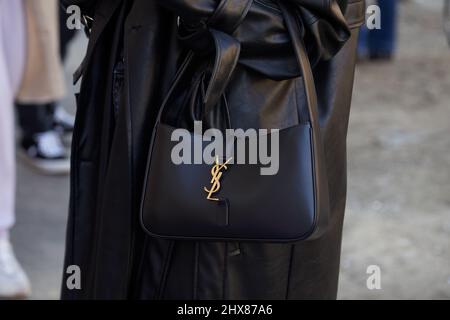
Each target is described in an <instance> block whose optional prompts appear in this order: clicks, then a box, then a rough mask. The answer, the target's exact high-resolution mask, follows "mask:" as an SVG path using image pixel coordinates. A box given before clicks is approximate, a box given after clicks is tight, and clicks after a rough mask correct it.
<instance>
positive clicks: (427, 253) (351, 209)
mask: <svg viewBox="0 0 450 320" xmlns="http://www.w3.org/2000/svg"><path fill="white" fill-rule="evenodd" d="M440 3H441V1H438V0H434V1H414V2H412V1H404V2H403V5H402V13H401V30H400V51H399V55H398V58H397V60H396V61H395V62H393V63H389V64H386V63H381V64H361V65H360V66H359V67H358V71H357V78H356V80H357V82H356V87H355V98H354V104H353V111H352V116H351V127H350V136H349V201H348V212H347V219H346V225H345V236H344V244H343V255H342V274H341V285H340V298H342V299H351V298H356V299H365V298H367V299H380V298H388V299H392V298H414V299H417V298H447V299H448V298H450V250H449V244H450V241H449V236H450V170H449V169H450V134H449V132H450V121H449V119H450V102H449V101H450V49H449V48H448V47H447V46H446V43H445V38H444V36H443V34H442V32H441V30H442V27H441V19H440V16H441V13H440V10H441V9H440ZM80 39H81V38H80ZM82 51H83V42H82V41H81V40H80V41H78V42H77V44H76V45H75V46H74V48H73V52H72V57H71V58H70V59H69V65H68V69H73V68H74V66H75V65H76V63H77V62H78V60H79V57H80V56H81V53H82ZM65 105H66V106H67V108H68V109H73V102H72V100H71V99H67V100H66V101H65ZM67 202H68V179H67V178H48V177H42V176H39V175H37V174H36V173H34V172H33V171H30V170H29V169H27V168H25V167H23V166H19V183H18V208H17V211H18V213H17V215H18V223H17V227H16V228H15V230H14V233H13V240H14V242H15V245H16V249H17V254H18V256H19V258H20V260H21V261H22V262H23V264H24V266H25V268H26V270H27V272H28V273H29V275H30V277H31V280H32V283H33V287H34V295H33V298H37V299H56V298H58V293H59V287H60V277H61V272H62V271H61V270H62V258H63V246H64V233H65V222H66V215H67ZM369 265H377V266H379V267H380V268H381V276H382V277H381V286H382V289H381V290H374V291H370V290H368V289H367V287H366V279H367V276H368V275H367V274H366V269H367V267H368V266H369Z"/></svg>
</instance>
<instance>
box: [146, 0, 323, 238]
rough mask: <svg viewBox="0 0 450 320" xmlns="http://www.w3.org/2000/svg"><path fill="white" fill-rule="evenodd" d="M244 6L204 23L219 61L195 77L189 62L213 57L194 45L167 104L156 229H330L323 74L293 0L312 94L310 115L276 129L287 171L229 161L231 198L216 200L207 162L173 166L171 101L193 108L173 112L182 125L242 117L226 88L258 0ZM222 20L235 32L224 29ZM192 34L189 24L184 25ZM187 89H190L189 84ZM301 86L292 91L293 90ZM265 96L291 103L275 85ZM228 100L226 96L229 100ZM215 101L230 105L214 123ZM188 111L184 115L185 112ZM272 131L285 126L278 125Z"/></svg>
mask: <svg viewBox="0 0 450 320" xmlns="http://www.w3.org/2000/svg"><path fill="white" fill-rule="evenodd" d="M239 4H240V6H239V5H238V6H236V5H235V4H234V2H233V1H230V0H224V1H222V2H221V3H220V4H219V6H218V9H216V12H215V13H214V15H213V19H212V21H208V22H207V24H205V25H204V26H202V27H201V28H200V30H201V32H202V33H208V35H209V36H210V37H211V38H212V39H213V41H214V46H215V50H214V51H215V53H214V54H215V58H214V63H213V64H212V65H211V67H209V66H208V65H209V64H208V63H207V64H206V67H205V66H204V63H203V64H202V63H197V66H196V67H195V68H194V70H193V73H194V78H191V77H189V76H188V75H189V64H194V63H195V62H196V60H199V59H200V60H201V61H202V60H204V58H203V56H200V57H199V56H198V55H195V54H192V53H190V54H189V56H188V58H187V61H186V62H185V63H184V64H183V66H182V68H181V69H182V70H181V71H180V72H179V75H177V77H176V80H175V83H174V84H173V86H172V88H171V90H170V92H169V94H168V97H167V98H166V99H165V101H164V103H163V106H162V107H161V110H160V114H159V117H158V118H157V123H156V126H155V129H154V133H153V138H152V141H151V146H150V152H149V156H148V168H147V174H146V178H145V179H146V180H145V184H144V191H143V203H142V213H141V215H142V225H143V227H144V229H145V230H146V231H147V232H149V234H150V235H152V236H160V237H163V238H170V239H174V240H176V239H178V240H209V241H211V240H216V241H217V240H222V241H223V240H228V241H230V240H234V241H237V240H240V241H261V242H289V241H290V242H293V241H300V240H307V239H309V238H310V237H318V236H319V235H321V234H323V232H325V229H326V226H327V222H328V216H329V203H328V201H329V200H328V199H329V195H328V181H327V178H326V172H325V171H324V166H323V161H324V159H323V157H324V153H323V145H322V140H321V136H320V128H319V121H318V111H317V97H316V91H315V85H314V78H313V76H312V71H311V65H310V62H309V59H308V56H307V55H306V52H305V48H304V44H303V43H302V41H301V33H300V30H299V27H298V20H297V19H296V17H295V16H293V15H292V14H291V13H290V12H289V11H288V8H287V7H286V6H285V5H284V4H278V3H277V5H280V6H281V7H280V8H283V10H280V11H279V12H280V15H279V16H280V17H283V20H284V21H286V28H285V30H284V32H285V33H287V34H288V35H289V38H290V39H293V41H291V46H290V47H288V48H289V52H292V47H294V53H295V57H296V61H297V63H298V67H300V69H301V70H302V72H301V77H302V79H303V83H304V88H305V96H306V102H307V103H306V106H303V109H305V113H308V116H307V117H305V118H304V119H302V118H300V119H298V125H296V126H294V127H291V128H287V129H283V130H281V132H280V135H279V136H277V139H278V137H279V139H280V140H281V141H280V142H281V147H282V148H281V150H279V151H280V152H279V158H280V160H281V161H280V163H279V167H280V170H279V171H278V173H277V174H276V176H263V175H261V174H260V169H261V166H258V165H251V164H246V165H243V164H234V165H233V166H231V165H230V169H229V170H227V171H228V172H227V173H226V181H224V183H223V184H222V190H221V197H223V199H225V200H222V201H219V202H213V203H211V201H209V200H208V199H206V197H205V195H204V187H202V185H201V184H202V183H206V182H207V181H208V180H209V178H210V177H209V176H210V170H211V169H210V165H209V164H205V163H203V164H202V165H199V164H185V165H174V164H173V162H172V159H171V155H172V150H173V149H174V147H175V146H176V143H173V142H171V137H172V134H173V132H174V131H175V130H176V127H170V126H167V125H163V124H162V123H161V117H163V115H164V113H165V112H166V109H169V108H170V109H173V110H175V112H176V113H177V114H179V110H183V109H185V108H188V109H189V110H193V112H192V111H191V112H190V113H184V114H185V115H187V117H186V118H187V119H171V121H172V122H174V123H180V122H185V123H187V125H188V126H190V127H192V126H193V122H194V121H200V120H204V121H206V124H207V125H208V127H210V128H214V129H219V130H221V131H222V132H223V133H225V129H228V128H230V127H229V126H227V125H225V126H224V125H223V124H220V123H219V122H225V123H226V122H227V121H220V117H222V118H224V119H228V118H229V117H230V116H231V117H233V116H234V115H233V114H230V112H229V110H228V106H229V105H233V104H235V101H234V100H230V99H227V97H226V95H224V93H225V89H226V87H227V86H228V84H229V82H230V79H231V76H233V75H234V74H235V68H236V64H237V62H238V61H239V58H240V52H241V51H240V47H241V43H240V42H239V40H237V39H236V38H234V33H235V32H238V31H239V29H240V23H243V22H244V21H246V19H247V16H248V14H249V13H250V12H252V7H253V5H254V4H256V2H254V1H250V0H249V1H242V0H241V1H240V2H239ZM274 8H275V7H274ZM217 12H219V13H217ZM281 13H283V14H282V15H281ZM223 17H228V19H225V18H223ZM229 17H231V18H229ZM217 20H219V21H221V24H220V25H218V24H217V23H216V21H217ZM263 21H264V20H263ZM183 23H184V22H183V21H181V23H180V24H181V26H180V27H182V24H183ZM253 23H254V24H255V22H253ZM264 23H267V24H269V26H270V25H271V21H270V20H268V21H264V22H261V21H260V24H261V27H260V28H258V29H259V30H267V29H268V27H266V26H264ZM216 27H220V28H221V29H222V30H227V31H228V32H230V33H228V34H227V33H224V32H222V31H217V30H216V29H215V28H216ZM184 29H186V28H184ZM184 33H187V31H186V30H184ZM197 33H198V32H197V30H195V29H192V31H191V34H197ZM206 36H207V35H205V37H206ZM191 69H192V68H191ZM203 69H205V71H203V72H204V73H205V72H206V73H208V74H210V76H209V77H207V80H206V81H205V79H204V78H205V77H204V74H201V75H200V76H199V75H198V73H199V70H203ZM196 79H199V80H200V81H197V80H196ZM265 80H267V77H266V76H265V75H264V74H261V75H260V76H259V77H256V78H255V79H254V82H253V83H249V84H248V85H249V89H250V90H249V91H247V94H246V95H245V96H241V97H239V103H240V104H241V105H242V104H245V100H246V98H247V97H249V99H248V100H250V101H252V102H253V101H254V100H255V97H254V92H261V91H260V90H258V86H260V85H261V84H263V83H264V81H265ZM192 84H194V85H192ZM196 84H199V85H197V86H196ZM180 87H181V88H183V89H184V91H187V93H185V92H183V91H182V90H180ZM205 88H206V89H205ZM295 90H296V89H294V90H293V91H292V92H287V94H290V95H293V93H294V94H295ZM173 95H175V96H176V97H177V99H175V101H180V99H179V98H178V97H179V96H182V97H183V99H182V100H181V102H185V101H188V104H190V105H187V106H185V105H183V104H182V103H175V104H174V103H172V100H173V99H172V100H171V99H170V97H171V96H173ZM221 98H222V99H221ZM256 98H257V99H259V101H261V102H262V103H263V104H264V103H266V101H267V100H269V101H272V103H274V104H276V105H275V106H274V108H276V109H277V110H282V109H283V108H284V106H283V105H281V104H279V103H278V102H277V101H276V100H275V99H273V98H272V97H271V91H266V92H265V93H264V94H258V95H257V96H256ZM221 100H223V102H224V103H222V104H221V105H220V104H219V102H220V101H221ZM299 105H300V102H298V106H297V108H300V107H299ZM249 107H250V108H254V109H255V116H258V117H260V116H261V115H258V114H257V110H258V109H259V106H258V105H256V104H253V105H251V106H244V107H241V108H249ZM215 109H221V110H219V111H218V112H216V116H215V117H214V118H219V121H216V120H213V122H214V123H213V124H212V123H211V121H208V118H210V117H208V114H209V113H211V112H213V111H215ZM298 113H299V114H300V112H298ZM181 116H182V117H183V114H182V115H181ZM178 117H180V116H178ZM205 118H206V119H205ZM180 120H182V121H180ZM190 122H191V123H190ZM302 122H304V123H307V125H304V124H302ZM231 128H233V127H231ZM305 128H306V129H307V130H306V133H307V134H305ZM183 129H185V128H183ZM234 129H240V128H234ZM253 129H257V130H258V129H260V128H253ZM270 129H276V130H278V128H277V127H275V128H270ZM296 134H297V136H296ZM195 140H201V136H196V135H194V134H191V142H192V143H193V145H194V144H195ZM258 141H259V140H258ZM199 143H201V144H202V145H203V148H202V154H203V150H204V148H206V146H207V144H203V143H202V142H199ZM245 151H246V153H247V154H248V153H249V152H250V150H249V148H248V146H247V148H246V150H245ZM235 154H236V152H235ZM274 156H275V155H274ZM277 156H278V155H277ZM273 189H277V192H273ZM249 194H251V195H252V196H251V197H250V196H249ZM256 196H258V197H256ZM277 210H278V212H279V214H278V215H277V216H275V215H274V212H275V211H277ZM218 217H220V218H218ZM223 221H226V223H225V224H224V223H223ZM319 229H321V230H319Z"/></svg>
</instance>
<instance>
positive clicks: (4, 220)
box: [0, 0, 30, 298]
mask: <svg viewBox="0 0 450 320" xmlns="http://www.w3.org/2000/svg"><path fill="white" fill-rule="evenodd" d="M24 55H25V32H24V19H23V7H22V1H17V0H0V297H2V298H15V297H25V296H27V295H28V294H29V293H30V284H29V281H28V278H27V276H26V275H25V273H24V271H23V270H22V268H21V266H20V264H19V263H18V262H17V260H16V258H15V256H14V253H13V250H12V247H11V244H10V241H9V230H10V229H11V228H12V226H13V224H14V220H15V217H14V210H15V208H14V206H15V204H14V199H15V183H16V182H15V179H16V177H15V156H14V155H15V153H14V117H13V101H14V95H15V92H16V91H17V88H18V86H19V83H20V81H21V76H22V72H23V64H24Z"/></svg>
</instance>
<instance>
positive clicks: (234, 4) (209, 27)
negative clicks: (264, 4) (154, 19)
mask: <svg viewBox="0 0 450 320" xmlns="http://www.w3.org/2000/svg"><path fill="white" fill-rule="evenodd" d="M252 3H253V0H222V1H220V3H219V5H218V7H217V9H216V10H215V11H214V13H213V14H212V16H211V17H210V18H209V19H208V20H207V21H202V22H200V23H199V24H198V25H196V26H194V27H193V26H187V25H184V24H183V21H180V26H179V30H180V35H179V38H180V40H181V41H182V42H183V43H184V44H185V45H186V46H187V47H189V48H190V49H191V50H192V51H193V52H194V53H195V54H201V55H203V54H205V53H206V54H208V53H211V52H212V51H213V50H214V51H215V61H214V67H213V71H212V75H211V79H210V81H209V85H208V88H207V90H206V93H205V96H204V98H203V103H204V107H205V113H208V112H209V111H210V110H211V109H212V108H213V107H214V106H215V105H216V104H217V103H218V102H219V100H220V98H221V96H222V94H223V93H224V91H225V89H226V87H227V85H228V82H229V81H230V78H231V76H232V74H233V71H234V69H235V68H236V65H237V63H238V61H239V55H240V52H241V44H240V42H239V41H238V40H237V39H236V38H235V37H233V33H234V32H235V31H236V29H237V28H238V27H239V25H240V24H241V23H242V21H243V20H244V19H245V17H246V15H247V13H248V11H249V9H250V7H251V5H252Z"/></svg>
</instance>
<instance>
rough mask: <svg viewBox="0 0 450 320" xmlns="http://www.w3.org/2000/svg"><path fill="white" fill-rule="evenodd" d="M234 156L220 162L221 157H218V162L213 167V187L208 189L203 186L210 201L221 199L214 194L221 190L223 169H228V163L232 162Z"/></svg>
mask: <svg viewBox="0 0 450 320" xmlns="http://www.w3.org/2000/svg"><path fill="white" fill-rule="evenodd" d="M232 159H233V158H230V159H228V160H227V162H225V163H223V164H220V162H219V157H216V162H215V164H214V166H213V167H212V169H211V176H212V177H211V189H209V190H208V189H207V188H206V187H205V188H203V189H204V190H205V191H206V192H207V193H208V196H207V197H206V199H207V200H210V201H220V199H218V198H213V195H214V194H215V193H217V192H219V191H220V188H221V185H220V179H221V178H222V175H223V171H222V170H224V169H225V170H228V167H227V165H228V164H229V163H230V161H231V160H232Z"/></svg>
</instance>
